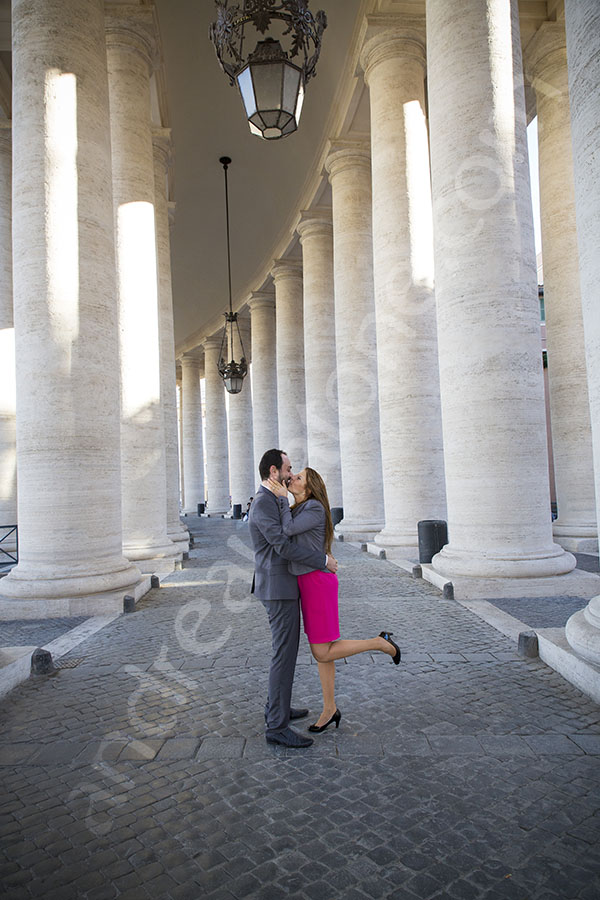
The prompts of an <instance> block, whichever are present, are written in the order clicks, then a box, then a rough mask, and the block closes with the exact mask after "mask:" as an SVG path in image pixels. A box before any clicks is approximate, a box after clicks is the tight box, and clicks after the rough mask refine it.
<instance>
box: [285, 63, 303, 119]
mask: <svg viewBox="0 0 600 900" xmlns="http://www.w3.org/2000/svg"><path fill="white" fill-rule="evenodd" d="M300 75H301V73H300V70H299V69H297V68H296V67H295V66H290V65H285V66H284V76H283V104H282V105H283V109H285V111H286V112H288V113H291V114H292V115H293V114H294V112H295V109H296V99H297V95H298V85H299V84H300Z"/></svg>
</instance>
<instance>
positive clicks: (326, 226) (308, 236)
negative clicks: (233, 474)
mask: <svg viewBox="0 0 600 900" xmlns="http://www.w3.org/2000/svg"><path fill="white" fill-rule="evenodd" d="M297 230H298V234H299V235H300V243H301V244H302V259H303V273H304V279H303V281H304V361H305V363H304V364H305V384H306V437H307V451H308V464H309V466H312V468H313V469H316V470H317V472H319V473H320V474H321V475H322V477H323V480H324V481H325V484H326V485H327V493H328V496H329V503H330V505H331V508H332V509H335V510H336V513H337V515H340V516H341V514H342V509H341V507H342V473H341V464H340V430H339V413H338V389H337V368H336V358H335V305H334V288H333V223H332V219H331V210H330V209H326V208H323V207H321V208H314V209H310V210H307V211H305V212H303V213H302V214H301V217H300V223H299V225H298V229H297ZM336 517H337V516H336Z"/></svg>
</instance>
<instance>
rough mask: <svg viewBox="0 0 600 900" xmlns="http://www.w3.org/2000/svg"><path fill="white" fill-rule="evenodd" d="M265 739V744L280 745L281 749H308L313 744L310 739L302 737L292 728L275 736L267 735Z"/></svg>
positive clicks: (285, 729)
mask: <svg viewBox="0 0 600 900" xmlns="http://www.w3.org/2000/svg"><path fill="white" fill-rule="evenodd" d="M266 739H267V744H281V745H282V746H283V747H293V748H294V749H296V748H300V747H310V746H311V744H312V743H313V739H312V738H307V737H303V736H302V735H301V734H298V732H297V731H294V729H293V728H284V730H283V731H278V732H277V733H276V734H267V735H266Z"/></svg>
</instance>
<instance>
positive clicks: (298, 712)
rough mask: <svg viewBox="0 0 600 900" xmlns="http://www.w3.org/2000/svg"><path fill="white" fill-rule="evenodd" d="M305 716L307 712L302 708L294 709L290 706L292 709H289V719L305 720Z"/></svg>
mask: <svg viewBox="0 0 600 900" xmlns="http://www.w3.org/2000/svg"><path fill="white" fill-rule="evenodd" d="M307 715H308V710H307V709H305V708H304V707H301V708H300V709H294V707H293V706H292V708H291V709H290V719H305V718H306V717H307Z"/></svg>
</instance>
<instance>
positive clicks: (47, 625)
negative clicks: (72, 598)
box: [0, 616, 87, 647]
mask: <svg viewBox="0 0 600 900" xmlns="http://www.w3.org/2000/svg"><path fill="white" fill-rule="evenodd" d="M86 618H87V617H86V616H81V617H76V616H73V617H71V618H63V619H13V620H11V621H10V622H0V647H17V646H30V645H33V644H36V645H37V646H38V647H41V646H42V645H43V644H49V643H50V641H53V640H54V639H55V638H57V637H61V635H63V634H65V633H66V632H67V631H71V629H72V628H76V626H77V625H81V623H82V622H85V621H86Z"/></svg>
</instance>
